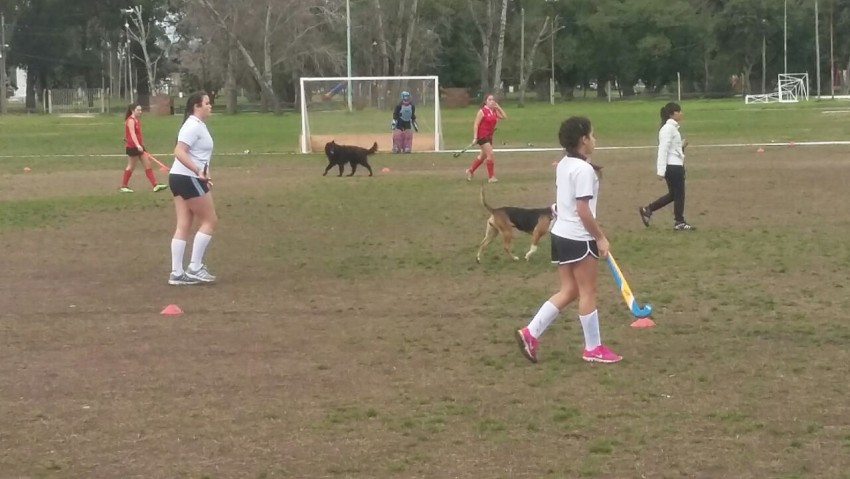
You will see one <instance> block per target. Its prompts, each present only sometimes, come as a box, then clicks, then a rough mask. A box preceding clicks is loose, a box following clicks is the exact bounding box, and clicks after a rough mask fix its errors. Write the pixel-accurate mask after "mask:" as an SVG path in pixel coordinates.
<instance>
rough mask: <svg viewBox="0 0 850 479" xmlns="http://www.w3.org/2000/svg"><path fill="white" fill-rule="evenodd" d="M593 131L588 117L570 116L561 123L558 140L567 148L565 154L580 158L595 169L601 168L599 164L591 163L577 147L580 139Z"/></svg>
mask: <svg viewBox="0 0 850 479" xmlns="http://www.w3.org/2000/svg"><path fill="white" fill-rule="evenodd" d="M592 132H593V125H591V124H590V119H589V118H587V117H584V116H571V117H569V118H567V119H566V120H564V121H563V123H561V128H560V129H559V130H558V142H559V143H560V144H561V146H563V147H564V149H565V150H567V154H568V155H570V156H572V157H573V158H581V159H582V160H584V161H587V162H588V163H589V164H590V166H592V167H593V169H594V170H595V171H599V170H601V169H602V167H601V166H598V165H594V164H593V163H591V162H590V161H589V160H588V159H587V157H586V156H584V155H583V154H581V153H579V151H578V147H579V145H580V144H581V139H582V138H584V137H586V136H590V134H591V133H592Z"/></svg>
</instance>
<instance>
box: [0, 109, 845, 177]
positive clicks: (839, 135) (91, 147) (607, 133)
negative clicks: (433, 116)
mask: <svg viewBox="0 0 850 479" xmlns="http://www.w3.org/2000/svg"><path fill="white" fill-rule="evenodd" d="M661 104H662V103H659V102H657V101H652V102H648V101H630V102H618V103H613V104H609V103H604V102H598V101H579V100H576V101H572V102H564V103H558V104H556V105H554V106H551V105H548V104H530V105H528V106H526V107H524V108H517V107H515V106H513V105H510V104H506V105H504V106H505V108H506V110H507V113H508V116H509V118H508V119H507V120H504V121H502V122H501V123H500V126H499V129H498V132H497V134H496V146H497V147H516V148H520V147H525V146H527V145H528V144H529V143H531V144H533V145H534V146H537V147H557V127H558V124H559V122H560V121H561V120H563V119H564V118H566V117H567V116H570V115H585V116H588V117H590V118H591V120H592V121H593V122H594V128H595V130H596V134H597V139H598V142H599V146H635V145H652V144H654V142H655V136H656V133H657V129H658V123H659V119H658V110H659V108H660V106H661ZM682 107H683V111H684V116H685V118H684V121H683V123H682V130H683V132H684V133H685V135H686V136H687V137H688V138H689V140H690V142H691V144H692V145H699V144H716V143H726V142H755V143H761V142H771V141H776V142H787V141H789V140H790V141H829V140H842V139H843V138H844V136H845V131H844V130H845V128H844V127H843V124H844V121H843V118H844V115H845V114H846V112H847V111H850V106H848V104H847V103H846V102H842V101H828V100H823V101H818V102H816V101H811V102H804V103H799V104H772V105H744V104H743V103H742V102H740V101H738V100H710V101H709V100H689V101H684V102H683V103H682ZM834 111H841V112H845V113H844V114H842V113H828V112H834ZM475 112H476V108H475V107H467V108H445V109H443V110H442V125H443V138H444V142H445V147H446V148H448V149H452V148H454V149H459V148H461V147H463V146H466V145H467V144H468V142H469V138H470V132H471V130H472V121H473V119H474V117H475ZM423 115H425V116H427V111H425V110H423ZM389 116H390V115H389V114H385V113H381V112H376V111H371V110H370V111H362V112H357V111H355V112H353V113H346V112H329V113H320V112H317V113H315V114H314V115H313V116H311V124H313V128H312V131H313V132H314V133H332V132H351V131H357V132H369V131H371V132H373V133H374V134H378V135H389V126H388V125H389V121H390V119H391V118H390V117H389ZM423 118H424V116H423ZM143 122H144V123H143V124H144V136H145V142H146V143H147V144H148V145H147V146H148V147H149V148H150V150H151V151H153V152H155V153H163V154H166V153H168V152H170V151H172V150H173V141H174V140H173V139H174V137H175V136H176V134H177V130H178V129H179V122H180V117H179V116H173V117H154V116H146V117H145V118H144V119H143ZM422 123H423V125H425V124H427V123H429V122H426V121H424V120H423V121H422ZM209 125H210V129H211V130H212V131H213V134H214V137H215V142H216V152H217V153H219V154H221V153H233V154H238V153H242V152H244V151H245V150H250V151H251V152H253V153H286V152H294V151H297V149H298V136H299V134H300V128H301V123H300V118H299V115H297V114H292V113H287V114H284V115H281V116H272V115H263V114H255V113H249V114H239V115H233V116H227V115H223V114H218V115H214V116H213V118H212V119H210V121H209ZM430 128H431V127H430V126H423V133H421V134H428V133H427V130H430ZM0 131H2V134H0V152H2V155H4V156H15V155H72V156H74V155H80V156H83V155H102V154H115V155H118V156H122V155H123V143H122V140H123V126H122V122H121V117H120V116H116V115H97V116H94V117H91V118H68V117H61V116H41V115H31V116H24V115H10V116H5V117H0ZM7 160H8V159H7V158H3V159H2V161H3V162H5V161H7Z"/></svg>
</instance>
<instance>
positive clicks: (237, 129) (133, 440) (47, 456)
mask: <svg viewBox="0 0 850 479" xmlns="http://www.w3.org/2000/svg"><path fill="white" fill-rule="evenodd" d="M659 106H660V105H657V104H655V103H641V102H629V103H618V104H611V105H609V104H606V103H596V102H575V103H565V104H559V105H557V106H556V107H548V106H545V105H534V106H531V107H527V108H523V109H519V108H510V105H507V107H509V110H508V113H509V114H510V115H511V119H510V122H505V123H503V125H504V131H503V130H502V129H500V135H504V138H506V139H508V138H514V139H515V140H512V141H515V142H516V143H519V142H520V141H519V139H520V138H521V137H522V136H523V135H540V137H541V138H543V137H544V136H545V135H549V134H552V133H554V130H555V128H556V126H557V124H558V122H559V120H560V119H561V118H562V117H563V116H566V115H568V114H573V113H585V114H588V115H590V116H591V117H592V118H593V119H594V120H595V121H597V131H598V132H599V137H600V143H601V144H603V145H604V144H606V143H607V144H624V145H627V144H651V143H652V138H653V136H654V132H655V128H656V121H655V116H656V110H657V108H658V107H659ZM684 107H685V112H686V120H685V122H684V124H683V129H684V130H686V132H687V134H688V135H689V136H690V137H691V138H692V142H694V141H696V140H694V139H693V138H699V139H700V140H699V141H700V142H702V143H721V142H726V141H744V142H751V141H752V142H757V141H769V140H770V139H772V138H776V139H777V140H780V139H781V138H783V137H782V135H788V137H793V138H794V139H795V140H798V141H803V140H805V139H841V129H842V126H841V122H840V121H838V119H839V118H840V115H832V114H824V113H823V111H824V109H835V110H837V109H843V106H842V104H841V103H829V104H827V103H825V102H824V103H820V104H814V103H811V104H805V105H797V106H796V108H792V107H790V106H787V105H782V106H769V107H753V108H751V107H745V106H744V105H742V104H740V103H738V102H735V103H733V102H724V101H721V102H716V103H712V102H686V103H685V104H684ZM472 113H473V110H472V109H471V108H470V109H462V110H449V111H446V112H445V115H446V117H444V118H446V123H447V124H454V125H456V129H460V130H463V131H459V132H458V133H456V135H457V137H456V138H457V140H458V141H461V142H462V141H465V138H466V136H468V135H466V134H465V132H466V130H467V129H468V126H469V124H468V123H469V121H470V120H471V115H472ZM753 118H757V119H758V120H759V121H753V120H752V119H753ZM789 119H790V120H793V121H790V120H789ZM176 121H177V119H176V118H153V117H150V118H147V119H146V123H145V128H146V130H145V134H146V136H148V137H149V139H150V141H149V144H150V142H158V143H154V144H155V145H156V146H155V147H153V148H155V149H163V150H165V149H166V147H167V143H168V141H170V140H169V138H173V135H174V133H175V130H176ZM97 123H101V124H97ZM81 124H87V125H88V126H86V127H82V128H81V127H80V126H79V125H81ZM211 124H212V128H213V133H214V135H215V140H216V144H217V151H223V152H234V153H238V152H240V151H242V150H243V149H245V148H251V149H252V151H272V152H273V151H278V152H282V151H288V150H287V146H286V145H289V147H288V148H290V149H291V144H292V141H291V140H292V139H293V138H295V137H296V136H297V133H298V121H297V117H296V116H295V115H284V116H282V117H273V116H263V115H238V116H234V117H227V116H224V115H221V116H216V117H214V119H213V120H211ZM0 128H2V129H0V152H2V153H3V154H7V153H8V154H11V155H26V154H45V155H49V154H59V153H61V152H69V151H70V152H72V153H71V154H73V155H75V156H71V157H62V158H56V157H52V158H51V157H44V158H3V159H0V249H2V251H4V254H3V256H2V260H0V261H2V268H0V284H2V285H3V290H2V294H0V299H2V301H1V302H2V304H3V309H2V313H3V321H0V422H2V423H3V424H4V425H5V426H6V427H4V428H3V430H2V431H0V443H3V444H4V445H5V449H4V455H3V458H2V459H0V463H2V464H0V467H2V469H3V471H4V473H5V474H6V475H9V476H11V477H54V476H55V475H56V474H61V475H62V477H71V478H76V477H80V478H82V477H101V476H102V477H187V478H200V477H209V478H224V477H257V478H260V477H266V478H272V477H332V478H364V479H365V478H397V477H469V478H473V477H475V478H477V477H498V478H502V477H504V478H517V477H523V478H525V477H528V478H563V477H583V478H600V479H602V478H610V477H618V478H619V477H660V478H664V477H671V478H672V477H700V478H708V477H735V478H742V479H750V478H752V479H756V478H759V479H760V478H765V477H770V478H774V477H775V478H786V477H787V478H790V477H800V478H802V477H818V478H846V477H847V475H846V472H847V471H848V470H850V462H849V461H848V457H850V455H848V451H850V428H848V426H847V425H846V406H845V404H846V387H845V384H846V368H845V367H844V366H843V365H845V364H847V361H848V360H850V356H848V353H847V347H846V345H847V342H848V341H850V324H848V323H847V322H846V321H845V320H844V316H845V312H846V310H847V308H848V307H850V299H848V297H847V294H846V292H847V291H846V290H847V288H846V286H845V283H846V272H847V270H848V268H850V248H848V246H847V242H846V238H847V236H848V235H850V222H848V221H847V220H846V218H845V217H844V215H843V214H842V212H843V211H845V210H846V209H847V208H848V207H850V201H848V200H847V199H846V195H844V194H843V193H842V191H843V189H844V187H845V185H846V180H847V178H846V174H844V170H843V166H842V165H843V163H844V162H845V156H846V152H845V151H844V148H843V147H798V148H794V149H791V148H779V147H777V148H772V149H768V151H767V152H765V153H764V154H755V153H754V152H753V151H752V148H728V149H723V150H713V149H708V148H704V149H703V148H699V149H694V150H693V152H692V153H691V152H690V150H689V153H690V154H689V158H688V161H689V163H688V175H689V177H688V205H687V210H686V212H687V216H688V219H689V220H690V221H691V222H693V223H694V224H696V225H697V226H698V227H699V228H700V229H699V230H698V231H696V232H693V233H684V234H682V233H675V232H673V231H672V230H671V228H670V211H669V209H668V210H664V211H662V212H659V213H658V214H657V215H656V216H655V217H654V218H653V225H652V227H651V228H648V229H647V228H644V227H643V225H642V224H641V223H640V220H639V219H638V217H637V212H636V207H637V205H639V204H642V203H644V202H646V201H647V200H649V199H650V198H652V197H655V196H657V195H658V194H660V193H661V192H662V191H663V185H662V184H661V183H659V182H658V181H657V180H655V179H654V178H653V177H652V176H653V175H652V173H653V172H652V166H653V155H652V153H651V152H650V151H647V152H645V153H641V154H639V155H636V154H634V152H633V151H617V150H607V151H599V152H598V153H597V154H596V155H595V156H594V160H595V161H598V162H599V163H600V164H603V165H604V166H605V170H604V176H603V178H602V181H601V198H600V210H599V213H600V215H599V216H600V221H601V222H602V225H603V228H604V229H605V231H606V233H607V234H608V235H609V237H610V239H611V242H612V248H613V250H614V251H615V252H616V254H617V257H618V261H619V263H620V266H621V267H622V268H623V271H624V273H625V275H626V276H627V278H628V279H629V281H630V283H631V286H632V289H633V290H634V292H635V294H636V295H637V297H638V300H639V301H641V302H648V303H651V304H652V305H653V307H654V308H655V314H654V319H655V320H656V322H657V324H658V325H657V326H656V327H655V328H653V329H649V330H634V329H632V328H630V327H629V323H630V321H631V319H632V318H631V317H630V316H629V314H628V311H627V309H626V307H625V306H624V305H623V303H622V299H621V298H620V296H619V294H618V292H617V291H616V289H615V287H614V285H613V282H612V281H611V279H610V275H609V274H608V272H607V270H606V269H605V268H603V267H600V270H599V273H600V276H599V281H598V284H599V299H598V301H599V310H600V315H601V322H602V334H603V339H604V340H605V342H606V343H607V344H608V345H609V346H611V348H612V349H614V350H615V351H617V352H619V353H621V354H623V355H624V356H625V360H624V361H623V362H621V363H619V364H617V365H611V366H604V365H591V364H585V363H583V362H582V361H581V360H580V354H581V352H580V351H581V347H582V334H581V331H580V329H579V326H578V322H577V320H576V310H575V307H574V306H570V307H569V308H567V309H566V310H565V311H564V312H563V314H562V315H561V316H560V317H559V318H558V320H557V321H556V322H555V323H554V324H553V325H552V327H551V328H550V329H549V330H547V331H546V334H545V335H544V336H543V337H542V346H541V351H540V363H538V364H536V365H532V364H530V363H528V362H527V361H526V360H525V359H523V358H522V356H521V355H520V354H519V352H518V351H517V348H516V344H515V342H514V339H513V332H514V331H515V329H516V328H518V327H521V326H522V325H524V324H526V323H527V322H528V320H529V319H530V318H531V316H532V315H533V314H534V313H535V311H536V310H537V308H538V307H539V306H540V304H541V303H542V302H543V301H545V300H546V298H547V297H548V296H549V295H550V294H551V293H552V292H553V291H554V289H555V288H556V287H557V279H556V275H555V272H554V271H553V269H552V267H551V265H550V264H549V262H548V257H547V256H548V254H547V253H548V238H547V239H544V240H543V242H542V244H541V248H540V250H539V251H538V253H537V255H536V256H534V257H532V259H531V261H529V262H527V263H526V262H524V261H520V262H513V261H510V260H508V259H507V257H506V255H505V254H504V252H502V251H500V250H499V248H498V246H497V245H496V244H493V245H491V247H490V248H489V249H488V250H487V251H486V253H485V255H484V259H483V262H482V263H481V264H477V263H476V262H475V260H474V257H475V251H476V249H477V245H478V242H479V241H480V239H481V236H482V235H483V233H484V222H485V220H486V217H487V215H486V213H485V211H484V210H483V208H481V206H480V204H479V203H478V187H479V185H478V183H472V184H469V183H467V182H465V181H463V169H464V168H465V167H466V165H467V164H468V163H467V162H468V161H469V160H470V159H471V155H467V156H466V157H463V158H460V159H453V158H452V156H451V155H450V154H436V155H405V156H396V155H389V154H378V155H375V156H373V157H371V158H370V161H371V162H372V164H373V166H374V167H375V170H376V173H377V175H376V176H375V177H373V178H368V177H364V176H363V173H362V172H360V173H358V176H356V177H354V178H336V177H322V176H321V171H322V170H323V168H324V164H325V160H324V158H322V155H319V154H315V155H304V156H299V155H288V154H282V153H281V154H269V155H250V154H249V155H232V156H220V157H217V158H216V160H215V161H216V163H215V165H216V167H215V170H214V171H215V178H216V185H215V189H214V195H215V201H216V205H217V211H218V215H219V217H220V223H219V225H218V228H217V230H216V232H215V235H214V241H213V242H212V244H211V246H210V250H209V251H208V256H207V261H208V264H209V266H210V268H211V270H212V271H213V272H214V273H216V274H218V275H219V277H220V281H219V284H217V285H215V286H212V287H198V288H186V289H181V288H173V287H169V286H167V285H166V284H164V283H165V282H164V279H165V278H166V276H167V274H168V267H169V260H168V254H169V247H170V239H171V234H172V231H173V226H174V225H173V211H172V204H171V198H170V196H169V195H168V194H167V192H164V193H158V194H154V193H152V192H149V191H146V190H145V189H143V188H141V187H139V188H137V193H135V194H133V195H120V194H118V193H117V192H116V191H115V190H116V186H117V181H118V180H119V179H120V170H121V168H122V167H123V164H124V159H123V158H120V157H118V158H101V157H87V156H83V153H86V154H100V153H116V154H120V149H117V148H116V147H115V145H114V143H113V135H114V134H115V132H118V137H120V120H119V119H118V118H116V117H96V118H93V119H77V118H58V117H45V116H32V117H25V116H20V117H17V116H11V117H3V118H0ZM807 129H811V132H810V135H811V136H810V137H806V136H804V133H806V130H807ZM789 131H790V132H792V133H788V132H789ZM54 133H55V134H54ZM18 134H21V135H24V136H27V135H28V138H29V139H30V143H27V142H26V141H22V140H20V139H19V138H17V136H18ZM452 134H453V135H454V134H455V133H452ZM797 134H800V135H801V136H799V137H798V136H797ZM36 139H38V140H36ZM287 139H288V140H287ZM287 142H288V143H287ZM244 145H247V146H244ZM263 145H265V146H263ZM557 156H558V154H557V153H553V152H546V153H516V154H510V155H508V154H505V153H500V154H497V160H496V161H497V167H496V168H497V173H498V174H499V176H500V178H501V182H500V183H498V184H496V185H489V186H488V187H487V188H488V190H487V191H488V195H489V196H488V198H489V199H490V201H491V202H492V203H493V204H497V205H506V204H511V205H518V206H529V207H531V206H540V205H547V204H550V203H551V201H552V197H553V184H552V181H553V172H552V166H551V162H552V160H553V159H554V158H557ZM802 158H805V159H804V160H803V159H802ZM23 166H30V167H31V168H32V171H31V172H29V173H24V172H23V171H22V170H21V168H22V167H23ZM385 166H386V167H389V168H390V169H391V171H390V172H389V173H379V172H380V169H381V168H382V167H385ZM157 174H158V175H160V177H161V175H162V174H161V173H159V172H157ZM131 184H132V185H134V186H136V185H144V184H145V183H144V179H143V178H142V175H141V174H140V172H138V171H137V173H136V175H135V176H134V177H133V180H132V182H131ZM527 246H528V237H527V236H526V235H517V237H516V238H515V240H514V246H513V247H514V252H515V253H524V251H525V249H526V248H527ZM172 303H173V304H178V305H179V306H180V307H181V308H183V310H184V314H183V315H181V316H179V317H164V316H161V315H159V311H160V310H161V309H162V308H163V307H164V306H165V305H167V304H172ZM21 438H23V439H21ZM19 439H20V440H19Z"/></svg>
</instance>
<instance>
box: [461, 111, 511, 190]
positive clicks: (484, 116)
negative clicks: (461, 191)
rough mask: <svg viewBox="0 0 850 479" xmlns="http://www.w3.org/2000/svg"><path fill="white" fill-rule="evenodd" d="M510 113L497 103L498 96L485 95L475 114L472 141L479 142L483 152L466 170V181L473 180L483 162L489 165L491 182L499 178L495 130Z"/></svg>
mask: <svg viewBox="0 0 850 479" xmlns="http://www.w3.org/2000/svg"><path fill="white" fill-rule="evenodd" d="M507 117H508V115H507V114H506V113H505V110H502V107H500V106H499V104H498V103H496V97H495V96H493V95H487V96H485V97H484V104H483V105H482V106H481V109H480V110H478V114H477V115H476V116H475V123H474V124H473V125H472V134H473V135H475V136H473V137H472V141H473V142H475V143H478V145H479V146H480V147H481V153H479V154H478V156H476V157H475V160H473V162H472V164H471V165H470V166H469V169H467V170H466V181H472V175H474V174H475V170H477V169H478V167H479V166H481V163H486V165H487V177H488V178H489V180H487V181H489V182H490V183H495V182H497V181H499V180H497V179H496V177H495V176H493V175H494V170H495V164H494V163H493V131H495V130H496V123H497V122H498V121H499V120H504V119H505V118H507Z"/></svg>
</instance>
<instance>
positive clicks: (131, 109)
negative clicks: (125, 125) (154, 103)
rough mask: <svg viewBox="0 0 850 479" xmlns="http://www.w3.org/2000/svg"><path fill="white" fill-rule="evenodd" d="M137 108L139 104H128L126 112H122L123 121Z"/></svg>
mask: <svg viewBox="0 0 850 479" xmlns="http://www.w3.org/2000/svg"><path fill="white" fill-rule="evenodd" d="M137 106H139V104H138V103H130V104H129V105H127V111H126V112H124V119H125V120H126V119H127V118H130V115H132V114H133V112H134V111H136V107H137Z"/></svg>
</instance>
